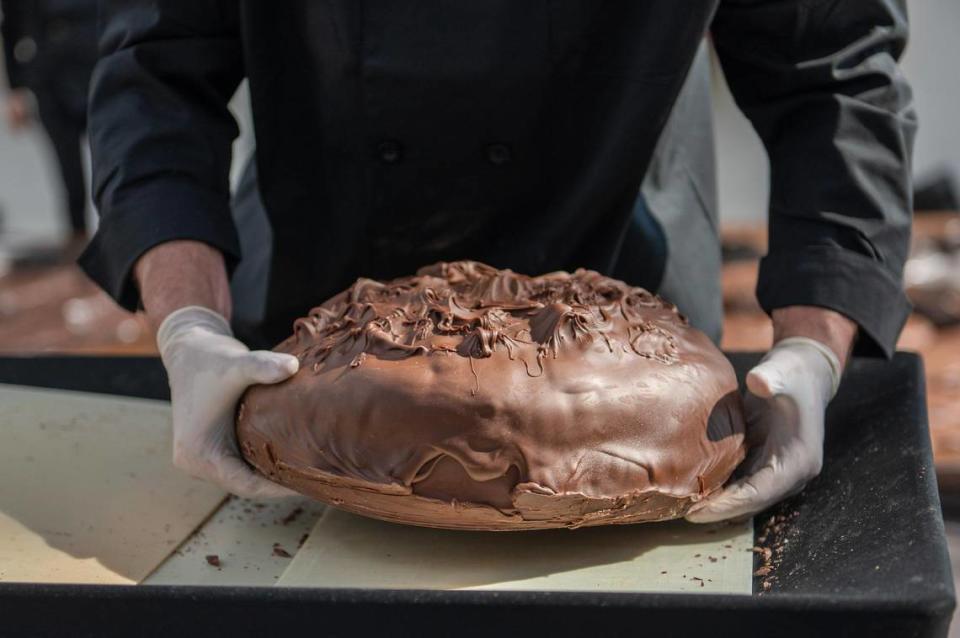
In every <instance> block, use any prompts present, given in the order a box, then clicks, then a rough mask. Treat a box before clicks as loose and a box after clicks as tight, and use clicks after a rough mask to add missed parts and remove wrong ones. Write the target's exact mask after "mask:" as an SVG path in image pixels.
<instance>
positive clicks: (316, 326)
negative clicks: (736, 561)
mask: <svg viewBox="0 0 960 638" xmlns="http://www.w3.org/2000/svg"><path fill="white" fill-rule="evenodd" d="M276 349H277V351H279V352H287V353H290V354H294V355H296V356H297V357H298V358H299V359H300V371H299V372H297V374H296V375H294V376H293V377H292V378H291V379H289V380H288V381H285V382H283V383H280V384H277V385H271V386H255V387H253V388H251V389H250V390H248V391H247V393H246V394H245V395H244V397H243V400H242V401H241V404H240V408H239V411H238V416H237V436H238V439H239V442H240V447H241V449H242V451H243V455H244V457H245V458H246V459H247V460H248V461H249V462H250V463H251V464H253V465H254V466H255V467H256V468H257V469H258V470H259V471H260V472H261V473H263V474H264V475H266V476H267V477H269V478H270V479H271V480H274V481H276V482H278V483H281V484H283V485H287V486H289V487H291V488H293V489H295V490H297V491H299V492H302V493H303V494H307V495H309V496H312V497H314V498H317V499H320V500H322V501H325V502H327V503H330V504H332V505H335V506H337V507H340V508H342V509H345V510H349V511H352V512H356V513H358V514H363V515H366V516H373V517H376V518H382V519H385V520H390V521H397V522H402V523H410V524H414V525H426V526H431V527H444V528H459V529H485V530H522V529H541V528H548V527H578V526H585V525H601V524H606V523H636V522H643V521H659V520H666V519H672V518H677V517H679V516H683V514H684V513H685V512H686V511H687V510H688V509H689V507H690V506H691V505H692V504H693V503H695V502H697V501H699V500H700V499H702V498H704V497H706V496H707V495H709V494H710V493H712V492H714V491H715V490H717V489H719V488H720V487H721V486H722V485H723V483H724V482H725V481H726V480H727V478H728V477H729V476H730V474H731V472H732V471H733V469H734V468H735V467H736V466H737V464H738V463H739V462H740V461H741V460H742V459H743V455H744V440H743V438H744V437H743V428H744V425H743V413H742V408H741V402H740V395H739V394H738V392H737V380H736V377H735V376H734V372H733V368H732V367H731V366H730V363H729V362H728V361H727V360H726V359H725V358H724V356H723V355H722V354H721V353H720V351H719V350H717V348H716V347H714V345H713V344H712V343H711V342H710V341H709V340H708V339H707V337H706V336H704V335H703V334H702V333H701V332H699V331H698V330H696V329H694V328H692V327H690V326H689V325H688V324H687V321H686V320H685V319H684V318H683V317H682V316H681V315H680V314H679V313H678V312H677V311H676V309H675V308H674V307H673V306H672V305H671V304H669V303H667V302H665V301H663V300H662V299H660V298H659V297H656V296H655V295H652V294H650V293H649V292H647V291H646V290H643V289H642V288H633V287H630V286H628V285H626V284H624V283H623V282H620V281H616V280H613V279H610V278H607V277H604V276H602V275H600V274H598V273H596V272H593V271H589V270H578V271H576V272H575V273H573V274H568V273H565V272H555V273H550V274H547V275H543V276H540V277H527V276H524V275H519V274H516V273H514V272H512V271H509V270H497V269H495V268H491V267H489V266H486V265H484V264H480V263H476V262H469V261H462V262H454V263H439V264H435V265H433V266H429V267H426V268H423V269H421V270H420V271H419V272H418V273H417V275H416V276H413V277H405V278H402V279H396V280H393V281H388V282H378V281H372V280H369V279H360V280H358V281H357V282H356V283H355V284H353V286H351V287H350V288H349V289H348V290H346V291H344V292H342V293H341V294H339V295H337V296H335V297H333V298H332V299H330V300H328V301H327V302H325V303H323V304H322V305H320V306H319V307H317V308H314V309H313V310H311V311H310V314H309V316H307V317H305V318H302V319H298V320H297V321H296V323H295V324H294V334H293V336H291V337H290V338H288V339H287V340H286V341H284V342H283V343H281V344H280V345H279V346H278V347H277V348H276Z"/></svg>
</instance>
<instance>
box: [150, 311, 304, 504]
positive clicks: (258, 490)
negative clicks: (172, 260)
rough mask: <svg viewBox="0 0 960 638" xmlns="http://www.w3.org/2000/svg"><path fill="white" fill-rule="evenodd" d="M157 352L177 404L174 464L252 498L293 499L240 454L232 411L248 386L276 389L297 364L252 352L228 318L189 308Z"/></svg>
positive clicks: (174, 318)
mask: <svg viewBox="0 0 960 638" xmlns="http://www.w3.org/2000/svg"><path fill="white" fill-rule="evenodd" d="M157 346H158V347H159V349H160V356H161V358H162V359H163V364H164V366H165V367H166V369H167V376H168V377H169V380H170V395H171V400H172V402H173V464H174V465H176V466H177V467H178V468H180V469H181V470H184V471H185V472H187V473H189V474H191V475H193V476H196V477H198V478H203V479H207V480H209V481H212V482H214V483H216V484H217V485H220V486H221V487H222V488H224V489H225V490H227V491H229V492H231V493H233V494H236V495H238V496H243V497H247V498H272V497H280V496H289V495H291V494H294V492H292V491H291V490H289V489H287V488H285V487H282V486H281V485H278V484H276V483H273V482H271V481H269V480H267V479H266V478H263V477H262V476H260V475H259V474H256V473H255V472H254V471H253V470H252V469H251V468H250V466H249V465H247V464H246V462H245V461H244V460H243V458H242V457H241V455H240V451H239V448H238V447H237V439H236V433H235V430H234V412H235V410H236V405H237V401H238V400H239V399H240V396H241V395H242V394H243V391H244V390H246V389H247V387H249V386H251V385H254V384H257V383H278V382H280V381H283V380H285V379H288V378H289V377H290V376H292V375H293V374H294V373H295V372H296V371H297V369H298V368H299V364H300V362H299V361H298V360H297V358H296V357H294V356H292V355H289V354H282V353H279V352H270V351H266V350H259V351H254V352H251V351H250V350H249V349H247V347H246V346H245V345H243V344H242V343H241V342H240V341H237V340H236V339H234V338H233V334H232V332H231V330H230V324H229V323H228V322H227V320H226V319H224V318H223V316H222V315H220V314H218V313H216V312H214V311H213V310H210V309H208V308H203V307H201V306H187V307H184V308H180V309H179V310H175V311H174V312H172V313H171V314H170V315H168V316H167V317H166V318H165V319H164V320H163V323H161V324H160V328H159V330H158V331H157Z"/></svg>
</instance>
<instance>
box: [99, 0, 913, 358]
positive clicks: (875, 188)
mask: <svg viewBox="0 0 960 638" xmlns="http://www.w3.org/2000/svg"><path fill="white" fill-rule="evenodd" d="M101 13H102V15H101V21H102V24H101V40H100V47H101V55H102V58H101V60H100V63H99V65H98V66H97V69H96V71H95V73H94V79H93V82H92V88H91V106H90V136H91V145H92V149H93V159H94V181H95V184H94V189H95V194H96V202H97V204H98V206H99V209H100V214H101V216H102V221H101V226H100V229H99V231H98V233H97V235H96V237H95V238H94V240H93V242H92V245H91V246H90V248H89V250H88V251H87V253H86V254H85V255H84V257H83V258H82V265H83V267H84V268H85V269H86V271H87V272H88V273H89V274H90V275H91V277H93V279H94V280H96V281H97V282H99V283H100V284H101V285H102V286H103V287H104V288H105V289H106V290H107V291H108V292H110V293H111V294H112V295H113V296H114V297H115V298H116V299H117V300H118V301H119V302H120V303H121V304H123V305H125V306H126V307H128V308H133V307H135V306H136V305H137V302H138V295H137V291H136V288H135V286H134V284H133V283H132V281H131V278H130V273H131V268H132V266H133V264H134V262H135V261H136V260H137V258H138V257H139V256H140V255H141V254H142V253H143V252H144V251H146V250H147V249H149V248H150V247H152V246H154V245H156V244H158V243H160V242H163V241H168V240H173V239H194V240H199V241H203V242H206V243H208V244H211V245H212V246H215V247H217V248H219V249H220V250H221V251H223V253H224V254H225V255H226V258H227V261H228V264H231V265H232V264H235V263H236V261H237V260H238V259H239V258H240V254H239V247H238V242H237V235H236V232H235V229H234V228H233V226H232V223H231V218H230V211H229V187H228V169H229V165H230V142H231V140H232V139H233V138H234V137H235V135H236V133H237V128H236V125H235V123H234V121H233V120H232V119H231V117H230V115H229V113H228V111H227V108H226V104H227V101H228V99H229V98H230V96H231V95H232V94H233V92H234V91H235V89H236V88H237V85H238V83H239V82H240V81H241V79H242V78H243V77H247V78H248V79H249V84H250V93H251V101H252V109H253V116H254V123H255V130H256V140H257V167H258V170H259V178H260V190H261V195H262V198H263V202H264V204H265V207H266V210H267V212H268V214H269V216H270V219H271V223H272V226H273V237H272V242H273V253H272V254H273V260H272V263H271V272H270V285H269V295H268V299H267V330H268V334H271V335H272V336H273V338H274V339H279V338H282V337H284V336H286V335H287V334H288V333H289V331H290V322H291V321H292V319H293V318H295V317H297V316H300V315H302V314H303V313H304V312H305V311H306V310H307V309H308V308H309V307H311V306H313V305H316V304H318V303H319V302H321V301H323V300H324V299H325V298H327V297H329V296H331V295H332V294H334V293H335V292H337V291H339V290H340V289H342V288H344V287H346V286H347V285H349V284H350V283H351V281H352V280H353V279H355V278H356V277H357V276H366V277H375V278H379V277H390V276H396V275H403V274H409V273H412V272H413V271H415V270H416V269H417V268H418V267H419V266H421V265H423V264H425V263H429V262H432V261H435V260H441V259H459V258H470V259H478V260H482V261H485V262H488V263H490V264H493V265H496V266H499V267H511V268H513V269H515V270H517V271H520V272H524V273H542V272H545V271H550V270H555V269H573V268H577V267H587V268H593V269H596V270H599V271H601V272H606V273H609V272H611V271H612V270H613V269H614V267H615V264H616V263H617V261H618V259H620V258H621V257H622V256H623V255H624V254H625V253H629V252H630V251H634V252H637V251H639V252H642V251H643V250H644V247H643V246H634V245H630V246H625V245H623V237H624V235H625V231H626V229H627V227H628V224H629V223H630V216H631V211H632V210H633V208H634V203H635V200H636V198H637V194H638V191H639V186H640V183H641V180H642V178H643V176H644V172H645V170H646V168H647V165H648V163H649V160H650V156H651V153H652V151H653V148H654V146H655V144H656V142H657V138H658V135H659V132H660V130H661V128H662V127H663V124H664V122H665V120H666V119H667V117H668V115H669V113H670V109H671V105H672V104H673V102H674V99H675V97H676V94H677V92H678V90H679V88H680V87H681V84H682V83H683V80H684V77H685V74H686V72H687V69H688V67H689V64H690V62H691V59H692V57H693V55H694V53H695V51H696V49H697V46H698V44H699V43H700V41H701V40H702V38H703V37H704V36H705V34H707V33H708V31H709V33H711V34H712V37H713V40H714V44H715V47H716V49H717V51H718V53H719V56H720V60H721V62H722V65H723V68H724V72H725V74H726V76H727V79H728V81H729V83H730V85H731V87H732V89H733V93H734V96H735V97H736V99H737V102H738V104H739V105H740V107H741V108H742V109H743V111H744V112H745V113H746V114H747V116H748V117H749V118H750V120H751V121H752V123H753V125H754V127H755V128H756V130H757V132H758V133H759V134H760V136H761V138H762V139H763V142H764V144H765V145H766V149H767V152H768V154H769V157H770V163H771V178H772V192H771V198H770V246H769V254H768V255H767V256H766V257H765V258H764V260H763V262H762V264H761V271H760V278H759V282H758V287H757V292H758V297H759V300H760V302H761V304H762V306H763V307H764V308H765V309H766V310H767V311H770V310H772V309H774V308H778V307H782V306H788V305H794V304H807V305H815V306H822V307H826V308H832V309H835V310H837V311H839V312H841V313H843V314H845V315H847V316H849V317H850V318H852V319H853V320H855V321H856V322H857V323H858V324H859V325H860V327H861V340H860V342H861V346H862V347H864V348H865V349H867V350H870V349H872V350H874V351H881V352H884V353H886V354H889V353H890V352H891V351H892V349H893V347H894V343H895V341H896V337H897V334H898V333H899V330H900V328H901V327H902V325H903V322H904V321H905V319H906V316H907V314H908V312H909V304H908V302H907V300H906V298H905V296H904V294H903V292H902V284H901V273H902V267H903V263H904V260H905V258H906V253H907V247H908V246H907V244H908V238H909V225H910V208H911V202H910V187H909V165H910V161H909V156H910V147H911V139H912V134H913V130H914V117H913V112H912V110H911V107H910V92H909V88H908V87H907V86H906V84H905V82H904V80H903V78H902V77H901V76H900V72H899V70H898V67H897V64H896V60H897V58H898V56H899V55H900V53H901V51H902V49H903V47H904V44H905V40H906V34H907V22H906V12H905V7H904V6H903V3H902V2H898V1H895V0H862V1H860V0H858V1H857V2H852V1H850V0H760V1H745V0H743V1H722V2H718V1H716V0H698V1H693V0H690V1H685V2H676V1H675V0H644V1H643V2H637V1H636V0H623V1H604V2H597V1H594V0H553V1H549V0H539V1H535V0H531V1H523V2H518V1H516V0H474V1H471V2H448V1H444V0H408V1H404V2H397V1H394V0H364V1H358V0H339V1H338V0H330V1H327V2H319V1H314V0H300V1H292V0H287V1H284V2H266V1H256V0H246V1H240V2H237V1H236V0H225V1H223V2H216V1H212V0H203V1H201V0H191V1H190V2H184V1H183V0H169V1H163V0H152V1H138V2H134V1H132V0H117V1H116V2H104V3H103V5H102V7H101ZM720 161H723V158H720Z"/></svg>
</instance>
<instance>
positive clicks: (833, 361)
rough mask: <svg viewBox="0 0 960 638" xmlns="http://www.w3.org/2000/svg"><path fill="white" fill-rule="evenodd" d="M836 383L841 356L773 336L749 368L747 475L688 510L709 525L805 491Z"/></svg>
mask: <svg viewBox="0 0 960 638" xmlns="http://www.w3.org/2000/svg"><path fill="white" fill-rule="evenodd" d="M839 384H840V361H839V360H838V359H837V355H836V354H834V352H833V351H832V350H831V349H830V348H829V347H827V346H825V345H824V344H822V343H820V342H819V341H815V340H813V339H808V338H806V337H790V338H788V339H783V340H782V341H780V342H778V343H777V344H776V345H775V346H774V347H773V349H771V350H770V352H768V353H767V355H766V356H765V357H764V358H763V360H762V361H761V362H760V363H759V364H758V365H757V366H756V367H755V368H753V370H751V371H750V372H749V373H748V374H747V389H748V390H749V392H748V393H747V396H746V398H745V400H744V408H745V410H746V420H747V443H748V445H749V446H750V447H751V449H750V450H749V451H748V453H747V458H746V460H745V461H744V462H743V464H742V466H741V469H742V470H744V471H745V473H746V475H745V476H744V477H743V478H741V479H739V480H736V481H734V482H732V483H731V484H730V485H728V486H727V487H726V488H724V489H723V491H721V492H720V493H718V494H716V495H715V496H711V497H709V498H707V499H706V500H705V501H703V502H701V503H698V504H697V505H695V506H694V507H693V508H692V509H691V511H690V512H689V513H688V514H687V520H689V521H692V522H694V523H712V522H714V521H720V520H724V519H728V518H737V517H741V516H747V515H751V514H756V513H757V512H760V511H763V510H764V509H766V508H768V507H770V506H771V505H773V504H774V503H777V502H779V501H780V500H782V499H784V498H786V497H787V496H792V495H793V494H796V493H797V492H799V491H800V490H802V489H803V487H804V485H806V483H807V481H809V480H810V479H812V478H813V477H815V476H817V475H818V474H819V473H820V468H821V466H822V465H823V417H824V412H825V411H826V408H827V404H828V403H829V402H830V399H832V398H833V395H834V394H836V392H837V386H838V385H839Z"/></svg>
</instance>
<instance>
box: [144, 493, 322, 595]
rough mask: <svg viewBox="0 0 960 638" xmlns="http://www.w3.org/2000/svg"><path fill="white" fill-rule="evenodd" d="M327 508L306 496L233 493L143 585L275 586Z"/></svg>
mask: <svg viewBox="0 0 960 638" xmlns="http://www.w3.org/2000/svg"><path fill="white" fill-rule="evenodd" d="M323 508H324V506H323V504H322V503H319V502H318V501H314V500H312V499H309V498H307V497H305V496H291V497H289V498H282V499H277V500H270V501H252V500H249V499H245V498H237V497H232V498H230V499H229V500H228V501H227V502H226V503H225V504H224V505H223V507H221V508H220V509H218V510H217V512H216V513H215V514H214V515H213V516H211V517H210V519H209V520H208V521H207V522H206V523H205V524H204V525H203V527H201V528H200V529H198V530H197V531H196V532H194V533H193V534H192V535H191V536H190V538H189V539H187V541H186V542H185V543H184V544H183V545H181V546H180V547H178V548H177V551H175V552H174V553H173V554H171V555H170V556H169V557H168V558H167V560H165V561H164V562H163V564H161V565H160V567H158V568H157V570H156V571H154V572H153V573H152V574H150V575H149V576H147V578H146V579H145V580H144V581H143V583H142V584H144V585H240V586H255V585H261V586H262V585H273V584H275V583H276V582H277V579H278V578H280V575H281V574H282V573H283V572H284V570H285V569H286V568H287V567H288V566H289V565H290V559H291V557H292V556H293V555H294V554H296V553H297V551H298V549H299V547H300V545H301V543H302V542H303V540H304V538H305V537H306V535H307V534H308V533H309V532H310V529H311V528H312V527H313V526H314V524H315V523H316V522H317V519H318V518H320V514H321V513H322V512H323ZM208 556H209V557H216V558H211V561H210V562H208V561H207V557H208ZM211 562H212V563H213V564H210V563H211Z"/></svg>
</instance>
